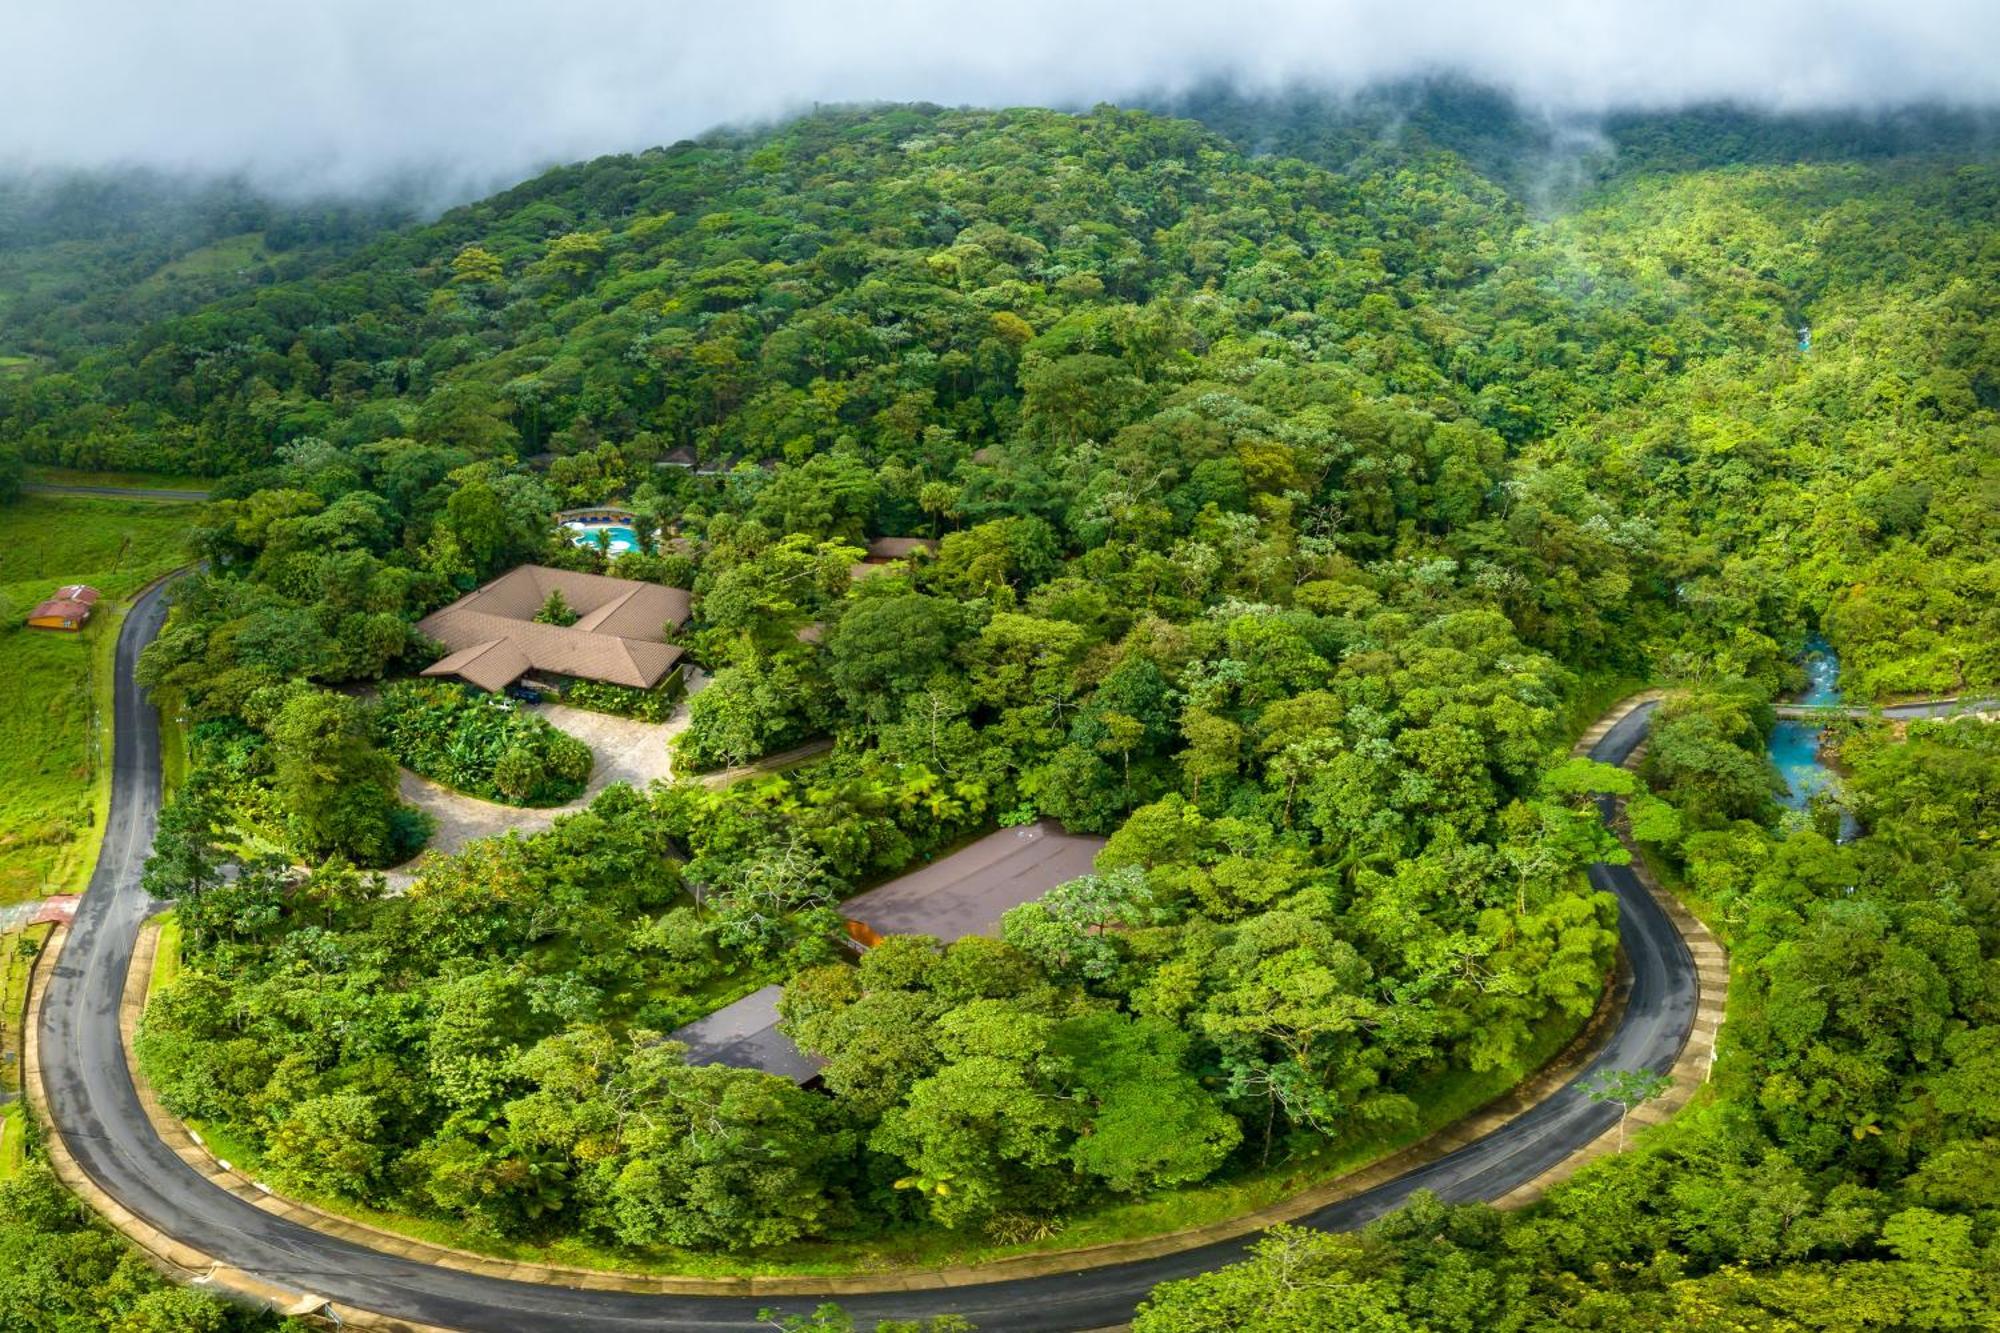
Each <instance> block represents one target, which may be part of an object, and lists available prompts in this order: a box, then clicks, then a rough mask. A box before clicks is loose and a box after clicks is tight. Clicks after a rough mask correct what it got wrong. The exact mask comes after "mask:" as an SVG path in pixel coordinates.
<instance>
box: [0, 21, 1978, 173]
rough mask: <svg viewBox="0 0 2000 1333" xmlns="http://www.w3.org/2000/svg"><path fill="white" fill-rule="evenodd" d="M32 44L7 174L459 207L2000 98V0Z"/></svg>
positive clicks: (183, 30) (22, 45) (466, 26)
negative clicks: (1289, 123)
mask: <svg viewBox="0 0 2000 1333" xmlns="http://www.w3.org/2000/svg"><path fill="white" fill-rule="evenodd" d="M1746 10H1748V11H1753V12H1745V11H1746ZM10 28H11V31H10V34H9V37H8V43H9V46H10V48H11V49H10V52H9V54H10V55H11V56H12V57H13V59H11V60H10V61H9V77H8V78H7V79H6V80H5V81H0V167H9V168H17V169H18V168H21V167H40V168H65V167H82V168H98V167H107V166H124V165H143V166H147V167H152V168H157V169H161V170H166V171H188V172H195V173H201V174H211V173H227V172H238V171H240V172H244V173H247V174H248V175H249V177H250V178H251V179H253V180H254V181H256V182H257V183H258V184H259V185H260V186H261V187H262V188H265V189H270V190H274V191H277V192H279V193H283V194H288V195H296V194H301V193H314V192H319V191H325V190H333V191H341V192H361V191H366V192H375V191H378V190H380V189H382V188H384V187H385V186H393V187H395V188H396V189H398V191H399V192H405V193H406V192H408V191H409V190H410V189H412V188H413V187H414V188H417V189H419V190H420V191H421V193H423V194H424V195H426V196H428V197H429V198H430V199H432V200H433V201H437V202H443V201H448V200H452V199H463V198H469V197H473V196H476V195H479V194H483V193H485V192H487V191H489V190H491V189H493V188H495V187H498V186H500V185H504V184H507V183H510V182H512V181H515V180H518V179H520V178H521V177H523V176H525V175H528V174H530V173H532V172H533V171H535V170H536V169H538V168H540V167H543V166H546V165H550V164H552V163H556V162H562V161H570V160H575V159H579V158H586V157H593V156H597V155H600V154H603V153H610V152H620V151H631V150H637V149H641V148H644V147H647V146H649V145H654V144H663V143H671V142H674V141H676V140H678V139H682V138H686V137H691V136H694V135H697V134H699V133H701V132H702V131H704V130H707V129H709V128H710V127H713V126H716V125H719V124H727V123H743V122H749V121H759V120H769V119H773V118H777V117H781V116H784V115H788V114H791V113H794V112H797V111H801V110H805V109H808V108H809V107H811V106H812V105H813V104H815V103H824V102H875V101H932V102H939V103H944V104H974V105H1021V104H1037V105H1048V106H1081V105H1088V104H1090V103H1092V102H1095V101H1100V100H1107V101H1120V102H1134V101H1147V102H1152V103H1155V104H1157V103H1161V102H1167V103H1171V101H1172V100H1173V99H1174V98H1176V97H1177V96H1182V95H1185V94H1188V93H1190V92H1192V91H1194V90H1196V89H1199V88H1201V87H1202V86H1204V85H1209V84H1214V83H1216V82H1218V81H1220V82H1226V83H1228V84H1230V85H1232V86H1234V87H1235V88H1237V89H1239V90H1242V91H1244V92H1246V93H1250V94H1261V93H1273V92H1277V91H1280V90H1285V89H1295V88H1298V87H1301V86H1307V87H1312V88H1315V89H1319V90H1324V91H1325V92H1326V93H1328V94H1329V95H1334V96H1340V95H1345V94H1348V93H1352V92H1354V91H1355V90H1358V89H1362V88H1365V87H1369V86H1371V85H1375V84H1379V83H1382V82H1384V81H1393V80H1402V79H1409V78H1413V77H1420V76H1425V75H1433V74H1438V73H1447V72H1448V73H1451V74H1454V75H1456V76H1460V77H1463V78H1466V79H1469V80H1472V81H1475V82H1478V83H1481V84H1486V85H1490V86H1492V87H1494V88H1498V89H1501V90H1504V91H1505V92H1507V93H1509V94H1511V95H1512V96H1514V97H1515V98H1518V99H1519V100H1520V102H1521V103H1522V105H1523V106H1524V107H1526V108H1528V109H1529V110H1530V111H1531V112H1532V113H1534V114H1536V115H1539V116H1541V117H1543V118H1545V119H1546V120H1547V121H1548V122H1549V123H1551V124H1558V125H1574V124H1576V123H1578V122H1579V121H1587V120H1588V119H1589V118H1590V117H1593V116H1596V115H1598V114H1600V113H1603V112H1606V111H1611V110H1616V109H1621V108H1622V109H1638V110H1645V109H1664V108H1672V107H1679V106H1685V105H1692V104H1698V103H1716V102H1727V103H1733V104H1738V105H1742V106H1749V107H1757V108H1764V109H1770V110H1775V111H1782V112H1814V111H1832V110H1860V111H1872V110H1879V109H1883V108H1891V107H1898V106H1906V105H1910V104H1914V103H1930V104H1938V105H1944V106H1966V107H1988V106H1993V105H1996V104H2000V57H1996V55H1995V52H1996V50H2000V5H1996V4H1993V3H1991V2H1990V0H1932V2H1931V3H1921V2H1917V0H1893V2H1892V0H1769V2H1768V3H1763V4H1760V5H1756V6H1745V5H1742V4H1740V2H1739V0H1730V2H1725V0H1680V2H1678V3H1611V2H1610V0H1546V3H1544V4H1541V5H1539V6H1520V5H1518V4H1515V5H1505V6H1503V5H1499V4H1491V3H1476V2H1475V0H1431V3H1420V2H1418V0H1318V2H1315V0H1233V2H1232V3H1226V4H1224V3H1215V2H1213V0H1211V2H1209V3H1190V2H1189V0H1155V2H1154V3H1151V4H1147V5H1143V6H1141V5H1135V4H1132V3H1122V4H1116V5H1114V4H1109V3H1104V2H1103V0H1017V2H1016V3H1014V4H1012V5H1008V6H1004V7H995V6H990V5H980V6H973V5H969V4H964V3H960V2H958V0H930V2H929V3H924V2H922V0H868V2H865V3H855V2H854V0H822V2H821V3H811V2H810V0H747V2H746V3H741V4H737V5H733V6H729V7H727V8H726V10H725V9H724V8H723V7H719V6H707V5H695V4H692V3H686V2H685V0H682V2H680V3H664V4H662V3H643V2H642V0H576V3H569V4H561V5H558V4H555V3H549V2H541V0H486V2H484V3H480V4H476V5H475V4H470V3H465V2H464V0H432V2H431V3H425V4H410V3H407V0H399V2H398V3H394V4H391V3H388V0H335V2H334V3H329V4H327V5H323V6H290V5H277V6H274V5H269V4H267V3H263V2H262V0H189V3H187V4H185V5H182V6H176V7H171V8H169V7H161V6H145V5H140V4H138V3H136V0H62V2H60V3H59V2H58V0H35V2H34V3H31V4H28V5H24V6H23V7H21V8H20V10H19V11H18V12H17V14H16V16H15V18H14V20H13V22H12V23H11V25H10Z"/></svg>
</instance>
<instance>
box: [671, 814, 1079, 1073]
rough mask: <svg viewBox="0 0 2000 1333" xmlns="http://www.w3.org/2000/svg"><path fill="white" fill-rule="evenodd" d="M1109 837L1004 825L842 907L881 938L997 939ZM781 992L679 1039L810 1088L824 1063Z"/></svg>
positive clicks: (754, 997) (741, 1005)
mask: <svg viewBox="0 0 2000 1333" xmlns="http://www.w3.org/2000/svg"><path fill="white" fill-rule="evenodd" d="M1103 846H1104V839H1102V838H1094V837H1088V836H1085V835H1083V834H1078V833H1065V832H1064V831H1063V829H1062V827H1061V826H1060V825H1058V824H1056V823H1055V822H1053V821H1051V820H1046V819H1045V820H1042V821H1040V822H1039V823H1035V824H1030V825H1027V826H1025V827H1023V828H1011V829H1001V830H1000V831H999V832H997V833H990V834H988V835H987V836H985V837H983V838H981V839H979V840H978V841H977V842H975V843H972V844H971V845H970V846H967V847H962V848H960V849H959V850H958V851H956V852H953V853H952V854H951V855H950V856H947V857H944V858H943V859H941V860H938V861H933V862H932V863H931V864H929V865H927V866H925V867H923V868H922V869H921V870H913V871H911V872H910V873H909V874H907V875H903V876H901V877H899V878H897V879H893V880H890V881H889V882H888V883H887V884H884V885H882V886H880V887H879V888H874V889H870V890H869V891H868V892H866V893H863V894H860V895H858V896H857V897H853V898H849V899H848V900H847V901H846V902H845V903H844V904H842V905H841V911H842V913H844V914H845V915H846V916H847V918H848V919H849V920H852V921H860V922H863V923H865V924H866V925H868V926H869V927H871V928H872V929H873V930H874V931H875V932H876V933H877V934H881V935H935V936H936V937H937V938H938V939H940V940H943V941H945V942H947V943H949V942H950V941H952V940H956V939H963V938H964V937H965V936H967V935H998V934H999V933H1000V918H1001V917H1002V916H1004V915H1006V913H1007V911H1008V909H1009V908H1013V907H1018V906H1020V905H1021V904H1022V903H1025V902H1033V901H1034V900H1035V899H1037V898H1039V897H1041V896H1042V895H1043V894H1045V893H1047V892H1048V891H1049V890H1050V889H1053V888H1054V887H1056V885H1058V884H1066V883H1068V882H1069V881H1070V880H1073V879H1076V878H1078V877H1079V876H1082V875H1087V874H1089V873H1090V871H1091V866H1092V863H1093V861H1094V860H1095V858H1096V856H1097V853H1098V850H1099V849H1100V848H1102V847H1103ZM783 989H784V988H783V987H781V986H766V987H765V988H764V989H763V990H760V991H755V992H753V993H751V994H749V995H746V996H744V997H743V998H742V999H740V1000H738V1001H737V1002H736V1003H734V1004H731V1005H725V1006H724V1007H723V1008H721V1009H718V1010H716V1011H715V1012H714V1013H712V1014H710V1015H708V1016H707V1017H706V1018H700V1019H696V1020H695V1021H694V1022H692V1023H690V1024H688V1025H687V1026H686V1027H684V1028H682V1029H680V1030H679V1031H678V1032H675V1033H674V1034H673V1039H674V1040H675V1041H680V1042H686V1043H687V1047H688V1054H687V1058H688V1063H689V1064H723V1065H734V1066H736V1067H737V1068H739V1069H761V1070H763V1071H764V1072H765V1073H768V1074H777V1075H780V1076H782V1077H784V1078H789V1079H791V1080H792V1081H793V1082H795V1083H805V1082H808V1081H809V1080H811V1079H812V1077H813V1076H814V1075H815V1074H817V1073H818V1072H819V1068H820V1064H821V1061H819V1060H818V1059H817V1058H815V1057H813V1056H811V1055H808V1054H806V1053H805V1052H804V1051H801V1050H800V1049H799V1048H798V1047H797V1046H795V1045H793V1044H792V1039H791V1038H790V1037H787V1036H786V1035H785V1034H784V1033H783V1032H780V1031H779V1030H778V996H779V995H780V994H782V993H783Z"/></svg>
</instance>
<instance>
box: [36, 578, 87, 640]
mask: <svg viewBox="0 0 2000 1333" xmlns="http://www.w3.org/2000/svg"><path fill="white" fill-rule="evenodd" d="M96 605H97V589H95V588H93V587H91V586H89V585H88V584H84V583H72V584H70V585H69V586H68V587H67V588H57V589H56V593H55V596H53V597H51V598H49V600H47V601H46V602H43V603H42V604H41V605H40V606H38V607H36V608H35V609H34V610H32V611H30V612H28V623H29V624H30V625H32V626H34V627H35V628H36V629H56V630H68V631H70V632H71V633H75V632H76V631H77V630H80V629H82V628H83V622H84V621H86V620H88V619H90V609H91V608H92V607H94V606H96Z"/></svg>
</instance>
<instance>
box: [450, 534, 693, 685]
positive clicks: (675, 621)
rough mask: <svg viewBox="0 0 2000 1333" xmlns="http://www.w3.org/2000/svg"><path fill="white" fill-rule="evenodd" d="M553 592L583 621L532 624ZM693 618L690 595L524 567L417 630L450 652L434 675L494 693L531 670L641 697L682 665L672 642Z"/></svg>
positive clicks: (630, 582)
mask: <svg viewBox="0 0 2000 1333" xmlns="http://www.w3.org/2000/svg"><path fill="white" fill-rule="evenodd" d="M555 592H560V593H561V594H562V597H563V601H564V602H565V603H567V604H568V606H569V609H570V610H571V611H572V612H574V613H575V614H576V616H577V621H576V623H575V624H573V625H543V624H540V623H538V622H537V621H536V620H535V614H536V613H537V612H538V611H540V610H541V609H542V606H543V604H544V603H546V602H547V601H548V599H549V595H550V594H551V593H555ZM689 610H690V605H689V597H688V593H687V590H686V589H684V588H663V587H661V586H660V585H658V584H656V583H641V582H638V581H637V580H635V579H613V578H606V577H605V576H603V575H601V574H583V573H578V572H576V571H574V570H568V569H550V568H548V567H547V566H544V565H521V566H519V567H518V568H515V569H511V570H509V571H507V572H506V573H505V574H502V575H501V576H500V577H499V578H497V579H494V580H493V581H492V582H491V583H488V584H486V585H485V586H484V587H482V588H479V589H477V590H475V591H473V592H470V593H467V594H466V595H465V596H464V597H461V598H459V599H458V600H457V601H456V602H453V603H452V604H451V605H450V606H447V607H445V608H444V609H443V610H441V611H435V612H432V613H431V614H430V615H428V616H426V617H424V619H422V620H421V621H419V622H417V629H418V631H419V632H420V633H422V634H424V635H426V636H428V637H429V638H432V639H435V640H437V641H438V642H439V643H441V644H443V645H444V646H445V649H446V650H447V655H446V656H445V657H443V658H441V659H440V660H438V661H437V662H435V663H433V664H432V665H431V666H430V667H428V668H426V669H425V671H424V674H425V675H427V676H457V677H459V678H460V679H461V680H465V681H468V682H470V683H471V684H474V685H477V686H479V687H480V688H481V689H486V690H495V689H503V688H505V687H506V686H508V685H511V684H512V683H513V682H514V681H516V680H519V679H520V678H521V676H522V675H524V674H526V673H527V672H529V671H546V672H549V673H551V674H554V675H561V676H574V677H576V678H578V679H581V680H598V681H603V682H605V683H607V684H611V685H629V686H631V687H632V688H634V689H642V690H643V689H651V688H652V687H653V686H655V685H657V684H659V683H660V682H661V681H662V680H664V679H665V678H666V676H667V673H668V672H669V671H671V670H673V667H674V664H675V663H676V662H678V661H679V660H680V658H681V650H680V649H679V648H677V647H674V646H673V645H672V644H669V643H667V642H666V637H667V632H668V630H669V628H672V627H678V626H680V625H683V624H686V623H687V618H688V614H689ZM509 672H511V674H508V673H509ZM503 677H504V679H503ZM495 682H498V683H495Z"/></svg>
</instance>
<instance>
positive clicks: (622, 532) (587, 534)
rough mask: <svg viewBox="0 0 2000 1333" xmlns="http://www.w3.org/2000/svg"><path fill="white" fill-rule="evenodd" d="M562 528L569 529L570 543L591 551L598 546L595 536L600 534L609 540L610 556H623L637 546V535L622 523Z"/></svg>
mask: <svg viewBox="0 0 2000 1333" xmlns="http://www.w3.org/2000/svg"><path fill="white" fill-rule="evenodd" d="M563 526H564V527H566V528H568V529H569V531H570V540H571V541H572V542H574V543H576V544H577V545H578V546H587V547H590V548H591V549H592V550H595V549H597V547H598V545H599V543H598V538H597V534H598V533H600V532H602V533H604V534H606V535H607V536H608V537H609V538H610V539H611V545H610V547H609V548H608V549H609V550H610V553H611V554H612V555H623V554H625V552H627V551H631V550H636V549H638V546H639V534H638V533H636V532H634V531H633V530H632V529H631V528H628V527H626V526H625V525H624V524H622V523H565V524H564V525H563Z"/></svg>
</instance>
